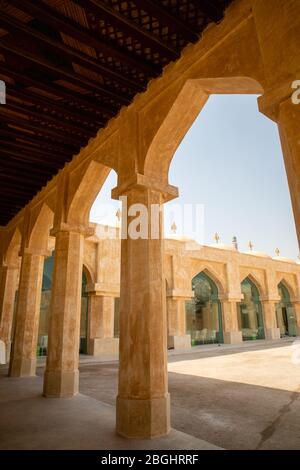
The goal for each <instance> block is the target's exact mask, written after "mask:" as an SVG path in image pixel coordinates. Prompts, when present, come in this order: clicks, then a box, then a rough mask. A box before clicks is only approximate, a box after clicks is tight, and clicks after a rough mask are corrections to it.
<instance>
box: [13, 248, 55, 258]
mask: <svg viewBox="0 0 300 470" xmlns="http://www.w3.org/2000/svg"><path fill="white" fill-rule="evenodd" d="M51 254H52V251H51V250H42V249H39V250H37V249H35V248H31V247H26V248H23V249H22V250H21V251H20V252H19V256H24V255H39V256H44V257H45V258H48V257H49V256H51Z"/></svg>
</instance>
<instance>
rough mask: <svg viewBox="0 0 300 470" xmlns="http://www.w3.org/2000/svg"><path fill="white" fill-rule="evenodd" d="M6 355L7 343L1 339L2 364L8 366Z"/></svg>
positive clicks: (0, 353)
mask: <svg viewBox="0 0 300 470" xmlns="http://www.w3.org/2000/svg"><path fill="white" fill-rule="evenodd" d="M6 354H7V353H6V347H5V343H4V341H2V340H1V339H0V364H6Z"/></svg>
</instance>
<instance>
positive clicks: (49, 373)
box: [44, 224, 84, 397]
mask: <svg viewBox="0 0 300 470" xmlns="http://www.w3.org/2000/svg"><path fill="white" fill-rule="evenodd" d="M52 235H55V237H56V244H55V258H54V268H53V282H52V293H51V310H50V319H49V339H48V355H47V365H46V371H45V376H44V395H45V396H47V397H69V396H72V395H75V394H76V393H77V392H78V380H79V372H78V362H79V336H80V314H81V285H82V265H83V247H84V234H83V232H82V231H80V229H79V228H78V230H77V229H76V228H73V229H72V227H70V228H69V227H68V226H65V224H64V226H62V227H59V228H58V229H55V230H53V231H52Z"/></svg>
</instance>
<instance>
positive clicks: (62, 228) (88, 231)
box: [50, 222, 95, 238]
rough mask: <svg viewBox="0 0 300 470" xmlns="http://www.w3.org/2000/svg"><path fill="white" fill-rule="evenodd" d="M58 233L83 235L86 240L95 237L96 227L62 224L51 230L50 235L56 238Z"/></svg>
mask: <svg viewBox="0 0 300 470" xmlns="http://www.w3.org/2000/svg"><path fill="white" fill-rule="evenodd" d="M58 232H75V233H80V234H82V235H83V236H84V237H85V238H88V237H91V236H92V235H94V233H95V227H93V226H87V225H80V224H68V223H66V222H61V223H60V224H58V225H56V226H55V227H53V228H52V229H51V230H50V235H51V236H52V237H55V236H56V234H57V233H58Z"/></svg>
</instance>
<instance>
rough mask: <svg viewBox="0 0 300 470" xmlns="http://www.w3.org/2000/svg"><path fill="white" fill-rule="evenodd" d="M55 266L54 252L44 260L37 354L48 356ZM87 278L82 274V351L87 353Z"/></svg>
mask: <svg viewBox="0 0 300 470" xmlns="http://www.w3.org/2000/svg"><path fill="white" fill-rule="evenodd" d="M53 266H54V252H53V254H52V256H50V257H49V258H46V260H45V262H44V271H43V282H42V295H41V305H40V319H39V333H38V342H37V355H38V356H46V355H47V347H48V326H49V313H50V301H51V290H52V276H53ZM86 285H87V278H86V275H85V273H84V272H83V274H82V299H81V323H80V352H82V353H86V348H87V318H88V294H87V291H86Z"/></svg>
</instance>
